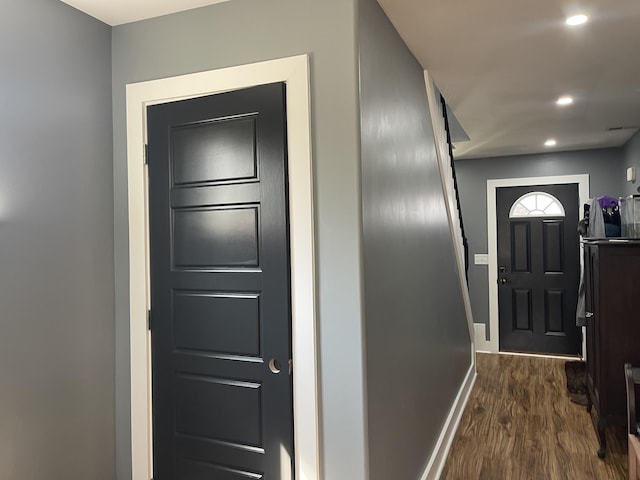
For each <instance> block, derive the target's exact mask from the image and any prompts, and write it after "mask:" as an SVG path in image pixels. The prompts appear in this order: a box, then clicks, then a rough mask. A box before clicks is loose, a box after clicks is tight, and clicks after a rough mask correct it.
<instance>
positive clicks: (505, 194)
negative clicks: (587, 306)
mask: <svg viewBox="0 0 640 480" xmlns="http://www.w3.org/2000/svg"><path fill="white" fill-rule="evenodd" d="M578 203H579V200H578V185H577V184H564V185H536V186H527V187H503V188H498V189H497V192H496V212H497V216H498V218H497V224H498V304H499V316H500V319H499V325H500V350H511V351H518V352H532V353H533V352H538V353H548V354H572V355H573V354H578V353H580V351H581V335H580V329H579V328H578V327H576V319H575V313H576V303H577V295H578V282H579V275H580V271H579V269H580V260H579V250H580V247H579V239H578V233H577V225H578V209H579V207H578Z"/></svg>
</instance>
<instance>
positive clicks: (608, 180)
mask: <svg viewBox="0 0 640 480" xmlns="http://www.w3.org/2000/svg"><path fill="white" fill-rule="evenodd" d="M622 165H623V163H622V150H621V149H619V148H608V149H599V150H580V151H571V152H558V153H548V154H541V155H518V156H512V157H495V158H487V159H469V160H457V161H456V173H457V175H458V187H459V189H460V201H461V205H462V215H463V219H464V227H465V231H466V235H467V238H468V239H469V259H470V263H471V265H470V268H469V294H470V296H471V308H472V311H473V321H474V322H475V323H484V324H486V325H487V336H489V335H490V332H489V282H488V279H487V275H488V272H487V268H488V267H487V266H484V265H473V255H474V254H475V253H487V251H488V246H487V180H490V179H498V178H519V177H542V176H553V175H576V174H583V173H588V174H589V175H590V177H589V180H590V195H591V196H592V197H593V196H599V195H605V194H607V195H612V196H618V195H620V194H621V181H620V178H621V172H622V170H623V168H622ZM487 338H488V337H487Z"/></svg>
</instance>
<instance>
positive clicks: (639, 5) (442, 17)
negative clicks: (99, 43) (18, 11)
mask: <svg viewBox="0 0 640 480" xmlns="http://www.w3.org/2000/svg"><path fill="white" fill-rule="evenodd" d="M62 1H64V2H65V3H68V4H69V5H71V6H74V7H76V8H78V9H80V10H82V11H84V12H86V13H88V14H89V15H92V16H94V17H96V18H98V19H100V20H102V21H104V22H105V23H108V24H110V25H119V24H122V23H128V22H133V21H137V20H141V19H144V18H151V17H155V16H159V15H165V14H169V13H174V12H177V11H181V10H189V9H192V8H196V7H201V6H205V5H210V4H213V3H219V2H221V1H226V0H62ZM317 1H322V0H317ZM379 3H380V4H381V5H382V6H383V8H384V9H385V11H386V12H387V14H388V15H389V17H390V18H391V20H392V22H393V23H394V25H395V26H396V28H397V29H398V31H399V32H400V34H401V35H402V37H403V38H404V40H405V41H406V43H407V44H408V45H409V48H410V49H411V50H412V51H413V53H414V55H415V56H416V57H417V58H418V61H419V62H420V63H421V64H422V65H423V67H425V68H426V69H428V70H429V71H430V73H431V74H432V76H433V78H434V79H435V81H436V84H437V85H438V88H439V89H440V90H441V91H442V93H443V94H444V96H445V98H446V99H447V102H448V103H449V105H450V107H451V108H452V110H453V112H454V114H455V116H456V117H457V119H458V121H459V122H460V124H461V125H462V127H463V128H464V130H465V131H466V133H467V134H468V136H469V137H470V140H469V141H467V142H459V143H456V150H455V155H456V157H457V158H465V157H466V158H472V157H485V156H494V155H513V154H521V153H536V152H543V151H549V150H574V149H582V148H598V147H609V146H620V145H622V144H624V143H625V142H626V141H627V140H628V139H629V138H630V137H631V136H632V135H633V134H634V133H635V131H636V129H637V127H640V53H639V52H638V48H639V47H640V1H639V0H379ZM578 12H585V13H587V14H588V15H589V16H590V21H589V22H588V23H587V24H585V25H582V26H579V27H573V28H569V27H567V26H566V25H565V24H564V19H565V17H566V16H568V15H571V14H574V13H578ZM560 95H572V96H574V98H575V103H574V104H573V105H571V106H569V107H565V108H559V107H558V106H556V105H555V103H554V102H555V100H556V99H557V98H558V97H559V96H560ZM617 127H633V128H625V129H622V130H615V131H609V130H608V129H610V128H617ZM547 138H555V139H556V140H557V142H558V143H557V146H556V147H553V148H551V149H550V148H547V147H544V146H543V143H544V141H545V140H546V139H547Z"/></svg>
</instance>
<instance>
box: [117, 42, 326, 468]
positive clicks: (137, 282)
mask: <svg viewBox="0 0 640 480" xmlns="http://www.w3.org/2000/svg"><path fill="white" fill-rule="evenodd" d="M275 82H285V83H286V85H287V89H286V95H287V137H288V146H287V149H288V175H289V221H290V230H289V235H290V256H291V313H292V349H293V360H294V369H293V408H294V412H293V417H294V442H295V472H296V478H298V479H299V480H319V479H320V473H319V469H320V458H319V445H320V439H319V416H318V411H319V407H318V386H317V378H318V372H317V351H316V289H315V247H314V224H313V218H314V216H313V189H312V187H313V177H312V164H311V116H310V87H309V60H308V56H307V55H299V56H295V57H289V58H283V59H278V60H271V61H266V62H260V63H254V64H249V65H241V66H236V67H229V68H223V69H219V70H212V71H207V72H200V73H194V74H190V75H182V76H178V77H171V78H164V79H159V80H152V81H148V82H140V83H133V84H129V85H127V171H128V201H129V281H130V287H129V326H130V328H129V331H130V352H131V366H130V368H131V462H132V479H133V480H148V479H150V478H152V475H153V472H152V465H153V462H152V458H153V457H152V432H151V418H152V416H151V408H152V405H151V362H150V340H151V339H150V334H149V331H148V329H147V319H146V315H147V311H148V309H149V307H150V293H149V280H150V279H149V259H148V256H149V248H148V238H149V235H148V206H147V198H148V197H147V180H146V178H147V171H146V166H145V165H144V146H145V144H146V107H147V106H148V105H153V104H158V103H165V102H169V101H175V100H181V99H186V98H193V97H198V96H204V95H212V94H216V93H222V92H226V91H231V90H238V89H242V88H248V87H252V86H256V85H263V84H268V83H275Z"/></svg>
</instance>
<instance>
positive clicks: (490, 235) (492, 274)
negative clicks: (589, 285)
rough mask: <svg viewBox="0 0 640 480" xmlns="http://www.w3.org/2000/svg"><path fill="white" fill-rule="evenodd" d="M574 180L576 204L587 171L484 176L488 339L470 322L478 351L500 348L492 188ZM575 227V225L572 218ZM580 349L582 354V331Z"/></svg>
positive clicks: (582, 196)
mask: <svg viewBox="0 0 640 480" xmlns="http://www.w3.org/2000/svg"><path fill="white" fill-rule="evenodd" d="M567 183H577V184H578V197H579V201H580V205H583V204H584V203H586V202H587V200H588V199H589V175H588V174H580V175H558V176H549V177H526V178H502V179H498V180H487V245H488V247H489V268H488V272H489V277H488V279H489V334H490V338H489V340H486V339H485V328H484V325H483V324H474V327H475V331H476V348H477V349H478V350H480V351H488V352H491V353H498V352H499V351H500V338H499V331H500V328H499V317H498V238H497V233H498V224H497V220H496V190H497V189H498V188H500V187H520V186H528V185H557V184H567ZM576 228H578V225H577V221H576ZM582 257H583V255H582V245H580V264H581V265H582ZM582 338H583V344H582V352H583V356H584V351H585V345H584V335H583V336H582Z"/></svg>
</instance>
